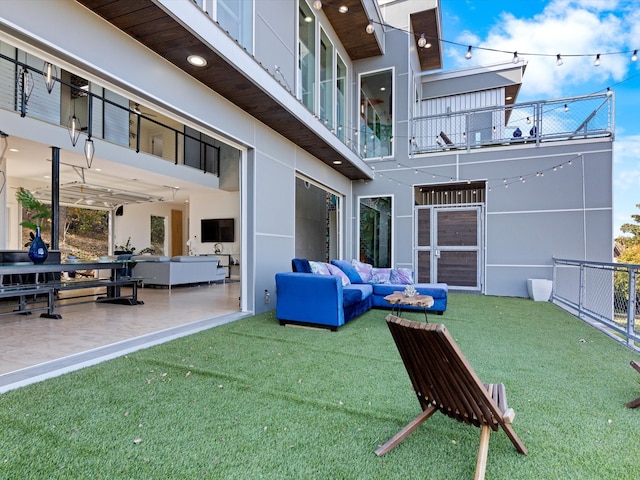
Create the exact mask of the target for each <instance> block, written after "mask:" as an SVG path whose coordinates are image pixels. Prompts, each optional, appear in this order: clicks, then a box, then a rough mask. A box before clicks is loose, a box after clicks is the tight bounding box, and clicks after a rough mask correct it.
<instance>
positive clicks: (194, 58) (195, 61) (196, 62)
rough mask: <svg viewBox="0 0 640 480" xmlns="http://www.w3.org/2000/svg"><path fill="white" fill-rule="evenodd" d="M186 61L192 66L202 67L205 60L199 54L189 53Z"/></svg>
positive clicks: (205, 62)
mask: <svg viewBox="0 0 640 480" xmlns="http://www.w3.org/2000/svg"><path fill="white" fill-rule="evenodd" d="M187 61H188V62H189V63H190V64H191V65H193V66H194V67H204V66H205V65H206V64H207V61H206V60H205V59H204V58H203V57H201V56H200V55H189V56H188V57H187Z"/></svg>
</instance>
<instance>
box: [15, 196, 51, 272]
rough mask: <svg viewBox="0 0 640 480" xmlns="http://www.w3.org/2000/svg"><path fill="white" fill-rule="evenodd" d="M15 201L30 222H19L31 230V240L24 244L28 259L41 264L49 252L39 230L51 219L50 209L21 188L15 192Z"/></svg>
mask: <svg viewBox="0 0 640 480" xmlns="http://www.w3.org/2000/svg"><path fill="white" fill-rule="evenodd" d="M16 200H17V201H18V203H19V204H20V205H21V206H22V207H23V208H24V209H25V210H26V211H27V214H28V215H29V216H30V218H31V220H25V221H23V222H20V225H21V226H23V227H27V228H30V229H31V230H32V231H31V232H29V236H30V237H31V240H30V241H29V242H27V243H26V244H25V247H29V258H30V259H31V261H32V262H33V263H43V262H44V261H45V260H46V259H47V257H48V256H49V252H48V250H47V245H46V244H45V243H44V240H42V237H41V236H40V228H41V227H42V222H43V220H47V219H50V218H51V209H50V208H49V207H48V206H47V205H45V204H44V203H42V202H41V201H40V200H38V199H37V198H36V197H34V195H33V193H31V192H30V191H29V190H27V189H25V188H22V187H20V189H19V190H18V191H17V192H16ZM34 231H35V234H34Z"/></svg>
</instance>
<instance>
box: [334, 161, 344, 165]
mask: <svg viewBox="0 0 640 480" xmlns="http://www.w3.org/2000/svg"><path fill="white" fill-rule="evenodd" d="M333 164H334V165H342V160H334V161H333Z"/></svg>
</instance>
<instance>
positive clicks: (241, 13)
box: [213, 0, 253, 52]
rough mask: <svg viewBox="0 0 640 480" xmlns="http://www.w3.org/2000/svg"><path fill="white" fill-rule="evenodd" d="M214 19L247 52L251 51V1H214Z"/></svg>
mask: <svg viewBox="0 0 640 480" xmlns="http://www.w3.org/2000/svg"><path fill="white" fill-rule="evenodd" d="M213 4H214V5H213V8H214V9H215V14H214V18H215V19H216V20H217V22H218V23H219V24H220V26H221V27H222V28H224V29H225V30H226V31H227V32H229V35H231V36H232V37H233V38H235V39H236V40H237V41H238V43H240V45H242V46H243V47H244V48H246V49H247V50H248V51H249V52H252V51H253V0H215V1H214V2H213Z"/></svg>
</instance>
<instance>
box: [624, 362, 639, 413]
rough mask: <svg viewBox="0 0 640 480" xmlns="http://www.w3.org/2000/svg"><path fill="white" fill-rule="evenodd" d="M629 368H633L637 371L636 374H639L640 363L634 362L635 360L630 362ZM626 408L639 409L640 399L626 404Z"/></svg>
mask: <svg viewBox="0 0 640 480" xmlns="http://www.w3.org/2000/svg"><path fill="white" fill-rule="evenodd" d="M631 366H632V367H633V368H635V369H636V370H637V371H638V373H640V363H638V362H636V361H635V360H631ZM626 406H627V407H629V408H637V407H640V397H638V398H636V399H635V400H631V401H630V402H629V403H627V404H626Z"/></svg>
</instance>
